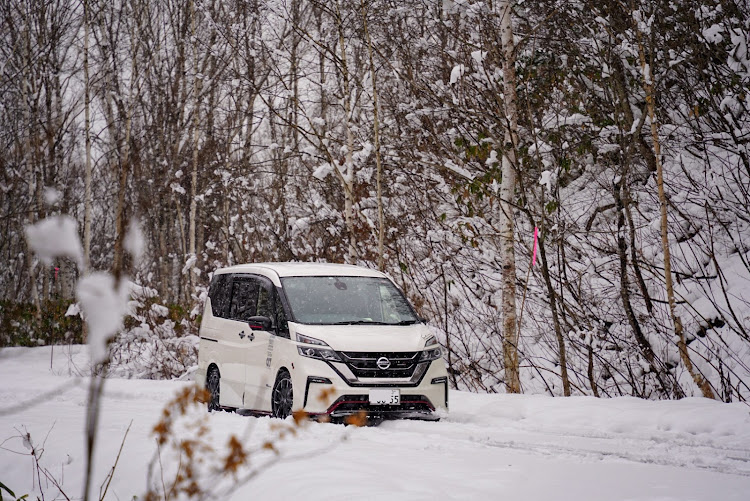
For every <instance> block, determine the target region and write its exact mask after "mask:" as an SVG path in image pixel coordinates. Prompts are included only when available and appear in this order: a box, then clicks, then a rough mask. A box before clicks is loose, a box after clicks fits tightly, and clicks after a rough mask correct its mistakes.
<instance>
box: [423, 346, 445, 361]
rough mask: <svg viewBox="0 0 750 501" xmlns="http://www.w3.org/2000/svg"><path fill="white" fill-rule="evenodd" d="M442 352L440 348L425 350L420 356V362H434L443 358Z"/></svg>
mask: <svg viewBox="0 0 750 501" xmlns="http://www.w3.org/2000/svg"><path fill="white" fill-rule="evenodd" d="M442 354H443V353H442V351H441V350H440V347H437V348H430V349H429V350H424V351H423V352H422V354H421V355H419V361H420V362H431V361H433V360H437V359H438V358H440V357H441V356H442Z"/></svg>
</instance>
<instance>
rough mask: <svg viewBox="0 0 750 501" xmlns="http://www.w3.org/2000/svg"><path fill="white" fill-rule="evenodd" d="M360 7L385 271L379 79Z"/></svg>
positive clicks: (381, 257) (380, 254) (380, 247)
mask: <svg viewBox="0 0 750 501" xmlns="http://www.w3.org/2000/svg"><path fill="white" fill-rule="evenodd" d="M360 7H361V9H362V24H363V26H364V34H365V42H366V43H367V53H368V56H369V58H370V78H371V79H372V117H373V118H372V134H373V138H374V142H375V169H376V170H375V183H376V189H377V195H376V196H377V203H378V269H379V270H380V271H383V270H384V269H385V262H384V254H385V252H384V234H385V221H384V219H385V218H384V216H383V189H382V177H383V165H382V163H381V161H380V121H379V116H378V86H377V79H376V78H375V61H374V58H373V50H372V39H371V38H370V30H369V29H368V26H367V9H365V2H364V0H361V1H360Z"/></svg>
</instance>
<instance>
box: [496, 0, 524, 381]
mask: <svg viewBox="0 0 750 501" xmlns="http://www.w3.org/2000/svg"><path fill="white" fill-rule="evenodd" d="M497 8H498V9H499V14H500V32H501V40H502V47H501V49H502V53H503V103H504V107H505V110H504V111H505V120H506V128H505V137H504V141H503V152H502V155H503V157H502V182H501V185H500V212H501V223H500V261H501V268H502V277H503V279H502V291H503V293H502V307H501V314H502V317H503V321H502V326H503V333H502V336H503V365H504V367H505V374H506V375H505V378H506V382H505V384H506V388H507V390H508V392H509V393H520V392H521V380H520V375H519V361H518V328H517V325H516V255H515V247H514V246H515V237H514V231H515V224H514V215H513V210H514V206H515V203H514V201H515V196H516V195H515V190H516V169H517V168H518V165H517V163H516V159H517V155H516V148H517V147H518V109H517V96H516V87H517V82H516V68H515V61H516V59H515V42H514V40H513V24H512V20H511V11H512V1H511V0H501V1H499V2H498V5H497Z"/></svg>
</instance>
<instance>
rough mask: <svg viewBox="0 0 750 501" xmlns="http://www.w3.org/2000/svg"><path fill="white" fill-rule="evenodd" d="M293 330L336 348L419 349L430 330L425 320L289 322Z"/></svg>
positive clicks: (293, 333) (356, 349)
mask: <svg viewBox="0 0 750 501" xmlns="http://www.w3.org/2000/svg"><path fill="white" fill-rule="evenodd" d="M289 327H290V330H291V333H292V339H293V340H296V339H297V337H296V335H295V334H296V333H300V334H304V335H305V336H309V337H314V338H315V339H319V340H321V341H323V342H324V343H327V344H328V345H329V346H330V347H331V348H333V349H334V350H336V351H420V350H422V349H424V346H425V341H427V340H428V339H429V338H430V337H431V336H432V333H431V332H430V329H429V328H428V327H427V326H426V325H424V324H413V325H306V324H298V323H294V322H289Z"/></svg>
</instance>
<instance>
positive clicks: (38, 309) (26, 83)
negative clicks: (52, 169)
mask: <svg viewBox="0 0 750 501" xmlns="http://www.w3.org/2000/svg"><path fill="white" fill-rule="evenodd" d="M30 29H31V28H30V27H29V26H28V25H27V26H24V40H23V41H24V53H25V55H26V57H25V61H24V70H23V83H22V85H21V95H22V99H23V103H24V111H25V113H26V116H25V117H24V125H25V126H26V127H28V130H27V131H26V141H25V143H26V144H25V145H24V150H25V151H24V159H25V160H26V168H27V170H28V173H29V178H28V182H29V192H28V195H29V200H28V203H29V210H28V214H27V222H28V224H29V226H30V225H32V224H34V203H33V201H34V179H36V167H35V165H34V163H35V160H34V158H33V154H32V146H31V143H32V137H31V135H32V133H33V130H34V128H33V127H32V112H31V101H30V99H29V89H30V86H31V82H30V78H29V67H30V66H31V37H30V36H29V30H30ZM26 266H27V268H28V270H29V289H30V291H31V302H32V303H33V304H34V311H35V315H36V318H37V319H39V318H40V317H41V315H42V306H41V303H40V301H39V290H38V289H37V286H36V272H35V268H34V252H33V250H32V249H31V245H29V244H28V242H27V244H26Z"/></svg>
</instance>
